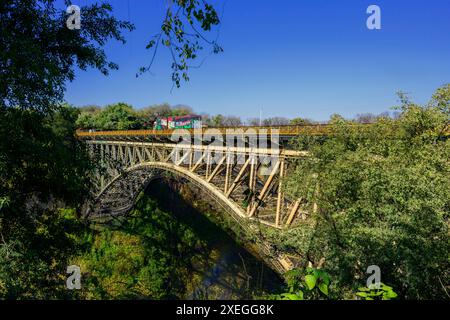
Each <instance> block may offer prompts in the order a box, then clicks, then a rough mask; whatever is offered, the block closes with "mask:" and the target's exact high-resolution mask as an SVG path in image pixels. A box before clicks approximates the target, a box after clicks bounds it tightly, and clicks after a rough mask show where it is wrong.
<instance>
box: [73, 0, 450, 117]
mask: <svg viewBox="0 0 450 320" xmlns="http://www.w3.org/2000/svg"><path fill="white" fill-rule="evenodd" d="M77 1H78V3H77ZM90 2H92V1H89V0H73V4H78V5H80V6H82V5H84V4H86V3H90ZM110 2H111V3H112V5H113V7H114V12H115V15H116V16H117V17H119V18H121V19H129V20H130V21H131V22H133V23H135V25H136V30H134V31H133V32H131V33H127V34H126V39H127V43H126V44H125V45H122V44H120V43H114V42H112V43H110V44H108V45H107V47H106V53H107V55H108V57H109V58H110V59H111V60H112V61H114V62H116V63H118V64H119V67H120V69H119V70H118V71H114V72H112V73H111V74H110V75H109V76H108V77H105V76H103V75H102V74H100V73H99V72H98V71H96V70H88V71H87V72H82V71H79V72H77V76H76V79H75V80H74V81H73V82H71V83H68V84H67V92H66V96H65V98H66V100H67V101H68V102H69V103H72V104H75V105H78V106H81V105H87V104H97V105H105V104H109V103H114V102H119V101H123V102H127V103H130V104H132V105H133V106H135V107H136V108H141V107H145V106H148V105H151V104H156V103H162V102H168V103H170V104H186V105H189V106H191V107H193V108H194V110H195V111H196V112H198V113H201V112H206V113H210V114H217V113H222V114H228V115H237V116H241V117H242V118H243V119H246V118H249V117H259V112H260V109H261V108H262V114H263V117H269V116H284V117H296V116H301V117H307V118H312V119H315V120H326V119H328V118H329V116H330V115H331V114H333V113H339V114H342V115H343V116H345V117H352V116H354V115H355V114H357V113H365V112H372V113H381V112H383V111H386V110H389V108H390V107H391V106H393V105H396V104H397V98H396V95H395V92H396V91H398V90H402V91H405V92H407V93H409V94H410V95H411V97H412V98H413V99H414V100H415V101H417V102H419V103H425V102H427V101H428V99H429V97H430V96H431V94H432V92H433V91H434V90H435V89H436V88H437V87H439V86H441V85H443V84H444V83H449V82H450V60H449V58H450V1H449V0H433V1H430V0H428V1H426V0H409V1H407V0H396V1H392V0H388V1H387V0H386V1H385V0H370V1H366V0H345V1H344V0H335V1H332V0H308V1H306V0H277V1H275V0H227V1H223V0H221V1H219V0H214V1H211V2H212V3H213V4H215V5H216V8H217V10H218V11H219V13H220V14H222V12H223V19H222V24H221V26H220V30H219V32H218V30H214V31H213V32H212V33H211V34H209V35H208V37H209V38H216V36H217V35H218V37H219V38H218V42H219V43H220V44H221V45H222V47H223V48H224V50H225V51H224V52H223V53H222V54H219V55H209V51H205V52H204V54H203V55H204V56H205V55H206V56H208V57H207V59H206V61H205V62H204V63H203V65H202V66H201V68H199V69H191V71H190V77H191V80H190V82H189V83H185V84H183V85H182V87H181V88H180V89H176V88H175V89H174V90H173V91H172V92H171V88H172V82H171V79H170V75H171V69H170V59H169V55H168V52H166V51H164V50H160V51H159V53H158V56H157V58H156V61H155V64H154V65H153V69H152V73H153V74H152V75H151V74H146V75H144V76H142V77H139V78H136V77H135V74H136V72H137V70H138V68H139V67H141V66H144V65H146V64H147V63H148V62H149V61H150V57H151V52H150V51H148V50H145V45H146V43H147V41H148V40H149V39H150V37H151V36H152V35H153V34H155V33H156V32H158V30H159V28H160V24H161V21H162V18H163V14H164V3H165V2H164V0H129V1H128V0H113V1H110ZM371 4H376V5H378V6H380V8H381V19H382V29H381V30H368V29H367V27H366V20H367V17H368V14H366V9H367V7H368V6H369V5H371Z"/></svg>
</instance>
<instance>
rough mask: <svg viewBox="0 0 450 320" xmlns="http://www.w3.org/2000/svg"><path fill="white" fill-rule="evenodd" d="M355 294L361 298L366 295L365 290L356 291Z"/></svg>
mask: <svg viewBox="0 0 450 320" xmlns="http://www.w3.org/2000/svg"><path fill="white" fill-rule="evenodd" d="M356 295H357V296H358V297H363V298H365V297H367V293H366V292H357V293H356Z"/></svg>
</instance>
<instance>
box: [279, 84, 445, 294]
mask: <svg viewBox="0 0 450 320" xmlns="http://www.w3.org/2000/svg"><path fill="white" fill-rule="evenodd" d="M445 88H447V89H445ZM445 90H448V86H446V87H443V88H440V89H439V90H438V91H437V92H438V94H435V95H434V97H446V95H445V94H443V92H445ZM403 98H404V97H403ZM403 98H402V105H401V108H400V110H401V114H400V116H399V118H398V119H396V120H393V119H389V118H379V119H377V121H376V122H375V123H374V124H373V125H372V126H363V127H361V126H354V125H352V123H351V122H347V121H345V120H344V119H343V118H342V117H338V116H335V117H333V119H332V121H331V123H333V134H332V135H331V136H330V137H329V138H328V139H327V140H326V141H324V142H323V141H315V142H314V143H310V144H309V145H307V146H308V148H309V150H310V152H311V159H310V160H306V161H305V160H304V161H301V162H299V163H298V165H297V167H296V169H295V171H294V172H293V173H292V174H291V175H290V176H289V178H288V181H287V187H288V190H289V192H290V193H291V195H292V196H295V197H298V196H304V197H305V196H306V197H307V198H308V199H309V200H310V201H311V202H313V201H316V202H317V203H318V206H319V210H318V212H317V214H315V215H312V216H311V222H310V223H309V224H306V225H304V226H303V229H302V230H301V232H300V230H293V231H291V235H290V236H291V237H294V238H293V239H291V240H290V241H289V245H288V246H290V247H296V250H298V251H299V252H301V253H302V254H304V255H305V257H308V259H309V260H310V261H312V263H313V264H316V263H318V262H319V260H321V259H325V267H326V268H327V270H330V273H331V274H332V276H333V278H335V279H337V285H341V286H342V287H343V288H344V287H347V288H353V289H354V287H355V286H356V283H355V278H360V279H361V278H364V277H365V276H366V275H365V271H366V268H367V267H368V266H369V265H378V266H379V267H380V268H381V272H382V275H381V276H382V281H383V282H385V283H389V284H392V285H393V287H394V288H395V290H396V291H397V292H398V293H399V295H400V296H402V297H404V298H423V299H426V298H434V299H436V298H439V299H440V298H443V297H446V288H445V286H446V285H447V284H448V283H449V274H450V268H449V260H448V252H449V250H450V243H449V241H448V232H449V229H448V218H449V213H450V178H449V177H450V163H449V161H448V159H450V141H449V140H445V139H439V136H440V134H441V133H442V127H443V126H444V125H445V124H446V121H447V119H448V115H447V114H445V113H444V112H442V110H445V109H446V107H445V106H448V100H445V98H444V99H442V98H438V99H437V101H434V102H433V105H431V106H425V107H421V106H418V105H416V104H413V103H411V102H410V101H409V100H408V99H403ZM438 106H439V107H438ZM301 139H302V138H301ZM301 145H302V146H305V144H303V143H302V144H301ZM298 181H302V183H301V184H299V183H298ZM285 243H286V242H285ZM296 243H298V244H296ZM300 243H301V245H300Z"/></svg>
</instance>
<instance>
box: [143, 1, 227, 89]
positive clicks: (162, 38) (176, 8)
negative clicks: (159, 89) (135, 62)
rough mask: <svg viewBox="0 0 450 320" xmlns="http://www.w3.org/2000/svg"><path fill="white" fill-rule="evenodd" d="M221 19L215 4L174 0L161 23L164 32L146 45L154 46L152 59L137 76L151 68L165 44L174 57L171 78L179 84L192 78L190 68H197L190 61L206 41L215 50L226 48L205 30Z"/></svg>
mask: <svg viewBox="0 0 450 320" xmlns="http://www.w3.org/2000/svg"><path fill="white" fill-rule="evenodd" d="M219 23H220V20H219V16H218V14H217V12H216V10H215V9H214V7H213V6H212V5H210V4H208V3H207V2H205V1H203V0H202V1H201V2H200V1H198V0H175V1H173V2H172V1H171V2H170V3H169V5H168V7H167V10H166V15H165V18H164V20H163V22H162V24H161V32H159V33H157V34H155V35H154V36H153V37H152V38H151V40H150V41H149V42H148V44H147V46H146V49H151V50H153V54H152V57H151V59H150V63H149V65H148V66H146V67H141V68H139V72H138V73H137V74H136V77H138V76H140V75H142V74H143V73H145V72H150V69H151V68H152V66H153V63H154V61H155V57H156V54H157V51H158V49H159V46H160V45H163V46H165V47H167V48H168V50H169V52H170V55H171V58H172V65H171V68H172V82H173V84H174V86H176V87H177V88H179V87H180V86H181V81H182V80H184V81H186V82H187V81H189V75H188V70H189V68H196V66H191V65H190V64H189V63H190V62H191V61H192V60H195V59H196V58H197V57H198V54H199V52H200V51H202V50H203V49H204V47H203V45H205V44H206V45H207V46H209V47H212V52H211V53H213V54H217V53H221V52H223V49H222V47H221V46H220V45H219V44H218V43H217V39H216V40H208V39H207V38H206V37H205V36H204V35H203V34H202V32H203V31H205V32H209V31H211V28H212V27H213V26H217V25H219ZM202 63H203V61H202ZM202 63H201V64H202Z"/></svg>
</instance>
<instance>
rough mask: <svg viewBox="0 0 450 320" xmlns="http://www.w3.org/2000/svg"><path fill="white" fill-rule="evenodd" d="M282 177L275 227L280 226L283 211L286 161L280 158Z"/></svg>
mask: <svg viewBox="0 0 450 320" xmlns="http://www.w3.org/2000/svg"><path fill="white" fill-rule="evenodd" d="M279 161H280V175H279V179H278V196H277V211H276V213H275V226H277V227H278V226H279V225H280V216H281V209H282V205H283V178H284V166H285V163H284V162H285V160H284V157H283V158H280V160H279Z"/></svg>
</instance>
